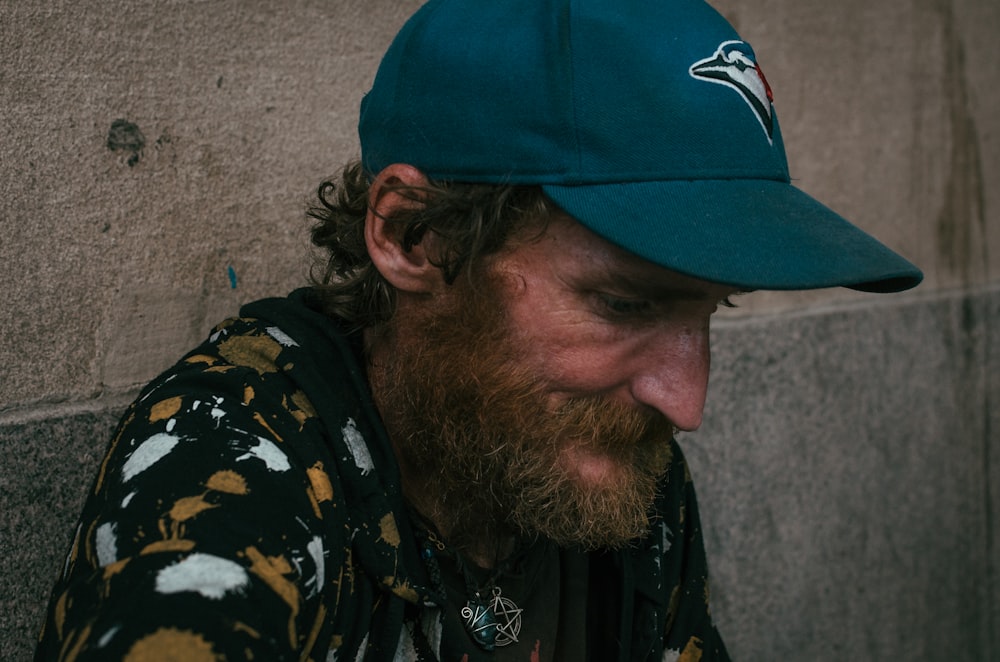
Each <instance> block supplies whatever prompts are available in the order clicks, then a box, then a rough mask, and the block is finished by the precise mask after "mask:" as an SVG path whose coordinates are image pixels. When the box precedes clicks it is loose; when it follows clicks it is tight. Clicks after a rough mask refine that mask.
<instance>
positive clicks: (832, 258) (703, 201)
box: [542, 179, 923, 292]
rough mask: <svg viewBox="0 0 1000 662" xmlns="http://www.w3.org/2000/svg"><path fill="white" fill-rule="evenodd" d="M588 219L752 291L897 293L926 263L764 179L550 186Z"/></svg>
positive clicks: (633, 246)
mask: <svg viewBox="0 0 1000 662" xmlns="http://www.w3.org/2000/svg"><path fill="white" fill-rule="evenodd" d="M542 188H543V189H544V191H545V193H546V194H547V195H548V196H549V197H550V198H552V200H553V201H554V202H555V203H556V204H558V205H559V206H560V207H561V208H562V209H563V210H565V211H566V213H568V214H569V215H570V216H572V217H574V218H575V219H576V220H578V221H579V222H580V223H582V224H583V225H585V226H586V227H588V228H590V229H591V230H592V231H594V232H596V233H597V234H598V235H600V236H602V237H604V238H605V239H607V240H608V241H611V242H612V243H614V244H616V245H618V246H621V247H622V248H624V249H626V250H628V251H629V252H631V253H633V254H635V255H638V256H639V257H642V258H644V259H646V260H649V261H651V262H653V263H655V264H658V265H660V266H663V267H665V268H667V269H671V270H673V271H677V272H680V273H683V274H686V275H689V276H693V277H695V278H700V279H702V280H707V281H711V282H716V283H724V284H728V285H733V286H735V287H739V288H741V289H745V290H808V289H818V288H824V287H838V286H843V287H848V288H852V289H855V290H862V291H866V292H899V291H902V290H907V289H910V288H912V287H915V286H916V285H917V284H918V283H920V281H921V280H922V279H923V274H922V273H921V272H920V270H919V269H918V268H917V267H916V266H914V265H913V264H911V263H910V262H909V261H907V260H906V259H904V258H903V257H901V256H899V255H897V254H896V253H895V252H893V251H892V250H890V249H889V248H887V247H886V246H884V245H883V244H882V243H881V242H879V241H878V240H877V239H875V238H873V237H872V236H870V235H869V234H867V233H865V232H864V231H862V230H860V229H859V228H857V227H855V226H854V225H852V224H851V223H850V222H849V221H847V220H846V219H844V218H843V217H841V216H840V215H839V214H837V213H836V212H834V211H832V210H831V209H829V208H828V207H826V206H824V205H823V204H822V203H820V202H819V201H817V200H815V199H814V198H812V197H810V196H809V195H807V194H806V193H803V192H802V191H800V190H799V189H797V188H795V187H794V186H791V185H790V184H787V183H785V182H780V181H772V180H760V179H729V180H695V181H654V182H633V183H622V184H598V185H580V186H557V185H551V184H545V185H543V187H542Z"/></svg>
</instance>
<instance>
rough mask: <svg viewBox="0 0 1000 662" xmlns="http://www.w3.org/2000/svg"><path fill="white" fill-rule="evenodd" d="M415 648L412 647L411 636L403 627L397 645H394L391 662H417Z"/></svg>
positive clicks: (406, 628) (407, 629) (405, 627)
mask: <svg viewBox="0 0 1000 662" xmlns="http://www.w3.org/2000/svg"><path fill="white" fill-rule="evenodd" d="M418 660H419V658H418V657H417V649H416V646H414V645H413V634H411V633H410V629H409V628H408V627H407V626H406V625H404V626H403V630H402V631H401V632H400V633H399V643H397V644H396V654H395V655H393V656H392V662H418Z"/></svg>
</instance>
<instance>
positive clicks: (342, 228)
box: [308, 162, 556, 330]
mask: <svg viewBox="0 0 1000 662" xmlns="http://www.w3.org/2000/svg"><path fill="white" fill-rule="evenodd" d="M370 184H371V177H370V175H369V173H367V172H366V171H365V169H364V168H363V167H362V165H361V163H360V162H352V163H349V164H348V165H347V166H345V167H344V169H343V171H342V172H341V174H340V176H339V180H338V181H337V182H334V181H332V180H327V181H324V182H323V183H322V184H320V185H319V190H318V191H317V197H318V202H319V204H318V205H314V206H312V207H310V208H309V211H308V215H309V216H310V217H311V218H313V219H315V220H316V221H318V223H317V224H316V225H314V226H313V228H312V242H313V244H315V245H316V246H318V247H319V248H321V249H324V250H325V251H326V252H327V256H326V259H325V263H324V264H322V265H320V267H321V269H320V270H321V271H322V274H321V275H319V276H318V275H317V273H316V270H314V271H313V273H312V277H311V279H312V283H313V287H314V291H315V293H316V295H317V298H318V301H319V304H320V306H321V309H322V310H323V312H324V313H326V314H327V315H330V316H332V317H338V318H341V319H342V320H344V321H346V322H347V324H348V326H349V327H350V328H352V329H355V330H357V329H363V328H369V327H373V326H377V325H379V324H381V323H383V322H385V321H387V320H388V319H389V318H390V317H391V316H392V314H393V312H394V310H395V302H396V295H395V289H394V288H393V286H392V285H390V284H389V283H388V282H387V281H386V280H385V278H384V277H383V276H382V274H380V273H379V271H378V269H376V268H375V265H374V264H373V263H372V260H371V257H369V255H368V249H367V246H366V244H365V235H364V232H365V217H366V215H367V213H368V210H369V200H368V198H369V187H370ZM388 190H393V191H396V192H399V193H401V194H402V195H405V196H406V197H407V198H409V199H411V200H414V201H416V202H418V203H419V204H417V205H412V206H408V207H409V208H407V209H399V210H397V211H396V212H394V213H393V214H392V215H391V216H388V217H384V220H385V221H386V222H387V223H391V224H393V225H396V226H397V227H399V228H400V229H401V230H402V232H401V233H400V235H399V236H400V237H402V245H403V248H404V250H407V251H408V250H410V249H411V248H413V246H415V245H417V244H419V243H420V241H421V240H422V238H423V237H424V236H425V234H426V233H427V232H428V231H430V232H433V233H434V234H435V235H437V237H438V238H439V239H440V240H441V246H442V249H441V252H440V255H438V256H437V257H436V259H435V261H434V262H433V264H434V266H436V267H438V268H439V269H441V272H442V274H443V275H444V279H445V282H447V283H449V284H451V283H453V282H454V281H455V279H456V278H457V277H458V276H459V275H460V273H461V272H462V270H463V269H465V270H466V271H467V273H468V274H469V276H470V277H471V276H472V275H473V274H474V272H475V269H476V267H477V266H478V265H479V263H480V262H481V259H482V258H483V257H485V256H487V255H490V254H493V253H496V252H497V251H498V250H500V249H501V248H502V247H503V246H504V244H505V243H506V242H507V240H508V239H509V238H510V237H511V236H513V235H514V234H516V233H517V232H518V231H520V230H522V229H525V228H528V227H532V226H533V225H538V226H539V227H540V228H544V225H543V224H544V222H545V219H547V218H548V217H549V216H550V215H551V214H552V213H553V212H554V211H555V210H556V206H555V203H553V202H552V201H551V200H549V199H548V198H547V197H546V196H545V194H544V193H542V190H541V187H539V186H513V185H502V184H473V183H466V182H445V181H430V182H429V183H428V184H427V185H426V186H421V187H412V186H405V185H404V186H396V187H390V188H389V189H388Z"/></svg>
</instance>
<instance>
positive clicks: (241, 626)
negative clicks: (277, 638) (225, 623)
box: [233, 621, 260, 639]
mask: <svg viewBox="0 0 1000 662" xmlns="http://www.w3.org/2000/svg"><path fill="white" fill-rule="evenodd" d="M233 629H234V630H235V631H237V632H246V633H247V634H248V635H250V636H251V637H253V638H254V639H260V632H257V630H254V629H253V628H252V627H250V626H249V625H247V624H246V623H244V622H242V621H236V622H235V623H233Z"/></svg>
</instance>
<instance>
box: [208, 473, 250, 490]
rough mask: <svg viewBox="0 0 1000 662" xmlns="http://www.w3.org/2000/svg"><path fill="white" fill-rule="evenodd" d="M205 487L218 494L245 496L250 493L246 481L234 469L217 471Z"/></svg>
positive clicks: (209, 478)
mask: <svg viewBox="0 0 1000 662" xmlns="http://www.w3.org/2000/svg"><path fill="white" fill-rule="evenodd" d="M205 487H207V488H208V489H210V490H215V491H216V492H224V493H226V494H236V495H238V496H243V495H245V494H249V492H250V488H248V487H247V481H246V479H245V478H244V477H243V476H241V475H240V474H238V473H236V472H235V471H233V470H232V469H223V470H221V471H216V472H215V473H214V474H212V475H211V476H209V477H208V480H207V481H205Z"/></svg>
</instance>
